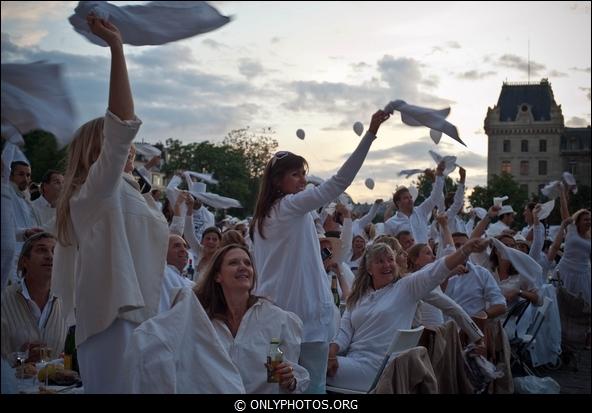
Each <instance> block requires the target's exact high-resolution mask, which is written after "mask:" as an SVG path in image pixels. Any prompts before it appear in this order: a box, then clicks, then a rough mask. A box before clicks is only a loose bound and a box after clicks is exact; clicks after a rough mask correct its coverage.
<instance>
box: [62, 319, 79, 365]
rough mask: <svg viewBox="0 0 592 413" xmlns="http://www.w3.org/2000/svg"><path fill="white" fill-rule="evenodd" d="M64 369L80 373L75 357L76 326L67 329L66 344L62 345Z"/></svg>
mask: <svg viewBox="0 0 592 413" xmlns="http://www.w3.org/2000/svg"><path fill="white" fill-rule="evenodd" d="M64 368H65V369H68V370H74V371H75V372H77V373H80V371H79V370H78V358H77V357H76V326H70V328H69V329H68V335H67V336H66V344H65V345H64Z"/></svg>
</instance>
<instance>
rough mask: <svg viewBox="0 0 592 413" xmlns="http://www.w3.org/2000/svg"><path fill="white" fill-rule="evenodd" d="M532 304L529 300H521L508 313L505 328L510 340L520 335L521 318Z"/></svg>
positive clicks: (504, 323)
mask: <svg viewBox="0 0 592 413" xmlns="http://www.w3.org/2000/svg"><path fill="white" fill-rule="evenodd" d="M529 305H530V301H528V300H521V301H519V302H518V303H516V304H514V305H513V306H512V308H510V310H509V311H508V314H507V315H506V319H505V320H504V322H503V324H502V325H503V327H504V330H506V335H507V336H508V339H509V340H510V341H512V340H515V339H516V338H517V337H518V330H517V328H518V323H519V322H520V319H521V318H522V316H523V315H524V312H525V311H526V309H527V308H528V306H529Z"/></svg>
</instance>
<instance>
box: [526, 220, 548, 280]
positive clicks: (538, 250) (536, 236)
mask: <svg viewBox="0 0 592 413" xmlns="http://www.w3.org/2000/svg"><path fill="white" fill-rule="evenodd" d="M531 228H532V243H531V244H530V250H529V251H528V255H530V257H531V258H532V259H533V260H535V261H536V262H537V263H538V264H539V265H540V266H541V268H542V269H543V271H542V272H541V273H540V274H539V275H540V276H539V277H537V278H536V279H535V284H536V286H537V287H538V288H540V287H541V286H542V285H543V284H546V283H547V276H548V273H549V271H550V270H551V269H552V268H553V266H554V262H553V263H551V262H549V259H548V258H547V254H545V253H544V252H543V245H544V244H545V227H544V225H543V224H541V223H540V222H539V223H538V224H536V225H533V226H532V227H531Z"/></svg>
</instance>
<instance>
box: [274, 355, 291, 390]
mask: <svg viewBox="0 0 592 413" xmlns="http://www.w3.org/2000/svg"><path fill="white" fill-rule="evenodd" d="M273 373H274V374H277V375H278V376H279V378H280V387H281V388H282V389H284V390H286V391H290V392H292V391H294V390H295V389H296V378H295V377H294V368H293V367H292V366H291V365H290V364H289V363H286V362H283V363H280V364H278V366H277V367H276V368H275V370H274V372H273Z"/></svg>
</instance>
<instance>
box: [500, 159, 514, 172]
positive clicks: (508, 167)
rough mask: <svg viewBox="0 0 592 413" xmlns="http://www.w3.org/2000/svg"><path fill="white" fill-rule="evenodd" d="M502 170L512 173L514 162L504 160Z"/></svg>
mask: <svg viewBox="0 0 592 413" xmlns="http://www.w3.org/2000/svg"><path fill="white" fill-rule="evenodd" d="M502 172H506V173H509V174H511V173H512V162H510V161H502Z"/></svg>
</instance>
